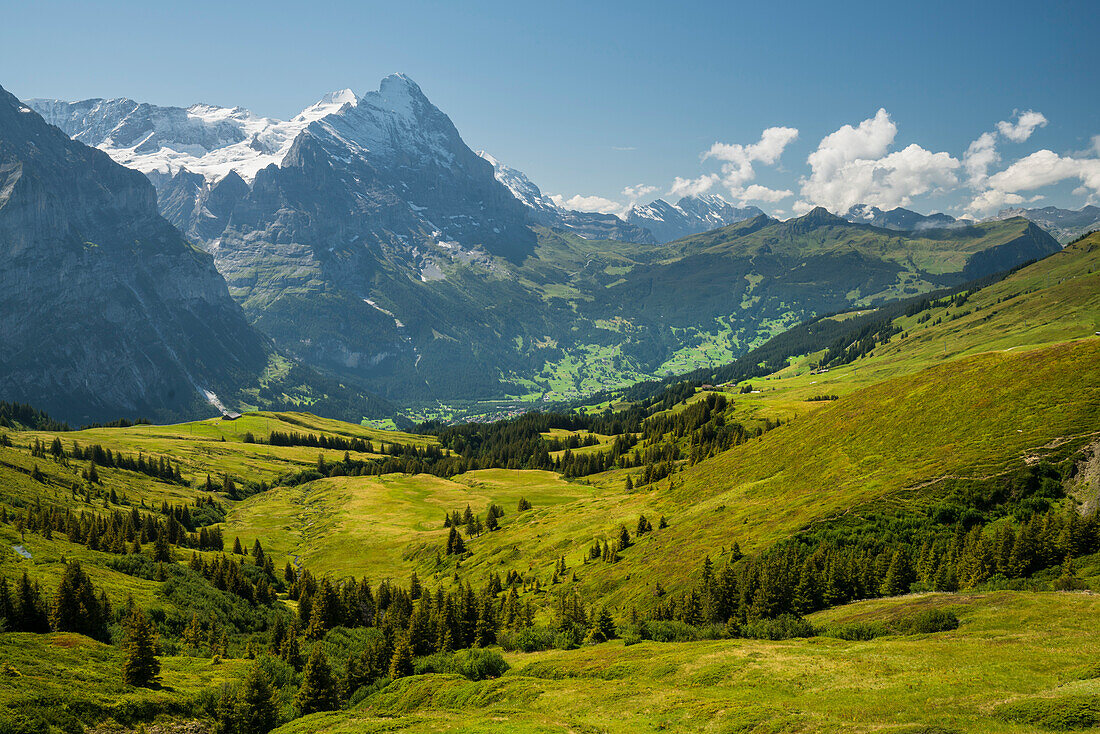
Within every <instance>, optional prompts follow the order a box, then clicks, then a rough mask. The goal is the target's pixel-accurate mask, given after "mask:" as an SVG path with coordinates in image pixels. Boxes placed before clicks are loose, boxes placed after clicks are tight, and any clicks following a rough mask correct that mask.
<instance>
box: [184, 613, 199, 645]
mask: <svg viewBox="0 0 1100 734" xmlns="http://www.w3.org/2000/svg"><path fill="white" fill-rule="evenodd" d="M183 644H185V645H189V646H191V647H199V646H200V645H202V625H201V624H200V623H199V616H198V615H197V614H192V615H191V621H190V622H188V623H187V627H186V628H185V629H184V630H183Z"/></svg>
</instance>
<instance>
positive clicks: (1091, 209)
mask: <svg viewBox="0 0 1100 734" xmlns="http://www.w3.org/2000/svg"><path fill="white" fill-rule="evenodd" d="M1012 217H1024V218H1025V219H1030V220H1031V221H1033V222H1035V223H1036V224H1038V225H1039V226H1040V227H1042V228H1043V229H1045V230H1046V231H1047V232H1050V233H1051V234H1052V235H1054V237H1055V238H1056V239H1057V240H1058V241H1059V242H1061V243H1062V244H1063V245H1064V244H1066V243H1067V242H1070V241H1072V240H1075V239H1077V238H1078V237H1080V236H1081V235H1083V234H1088V233H1089V232H1093V231H1095V230H1100V207H1096V206H1092V205H1091V204H1090V205H1089V206H1086V207H1084V208H1083V209H1078V210H1076V211H1075V210H1073V209H1059V208H1058V207H1054V206H1045V207H1043V208H1042V209H1002V210H1001V211H999V212H997V215H996V216H995V217H993V219H1010V218H1012Z"/></svg>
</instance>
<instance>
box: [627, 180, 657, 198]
mask: <svg viewBox="0 0 1100 734" xmlns="http://www.w3.org/2000/svg"><path fill="white" fill-rule="evenodd" d="M655 191H657V187H656V186H647V185H646V184H637V185H636V186H627V187H626V188H625V189H623V196H625V197H626V198H628V199H630V200H631V201H637V200H638V199H641V198H642V197H643V196H649V195H650V194H652V193H654V192H655Z"/></svg>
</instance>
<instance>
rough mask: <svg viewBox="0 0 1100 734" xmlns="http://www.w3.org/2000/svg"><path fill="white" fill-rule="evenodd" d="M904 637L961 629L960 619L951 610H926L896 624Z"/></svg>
mask: <svg viewBox="0 0 1100 734" xmlns="http://www.w3.org/2000/svg"><path fill="white" fill-rule="evenodd" d="M893 626H894V629H896V630H897V631H898V632H899V633H901V634H903V635H929V634H932V633H934V632H947V631H950V630H954V629H958V628H959V618H958V617H957V616H955V612H953V611H951V610H950V609H926V610H924V611H923V612H918V613H916V614H914V615H912V616H911V617H905V618H903V619H900V620H898V621H897V622H895V623H894V625H893Z"/></svg>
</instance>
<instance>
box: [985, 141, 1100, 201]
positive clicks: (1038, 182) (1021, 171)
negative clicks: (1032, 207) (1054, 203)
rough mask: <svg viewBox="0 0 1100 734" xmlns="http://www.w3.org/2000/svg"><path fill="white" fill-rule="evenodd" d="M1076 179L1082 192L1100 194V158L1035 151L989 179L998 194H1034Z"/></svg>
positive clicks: (990, 184)
mask: <svg viewBox="0 0 1100 734" xmlns="http://www.w3.org/2000/svg"><path fill="white" fill-rule="evenodd" d="M1071 178H1077V179H1080V181H1081V186H1082V188H1083V189H1085V190H1090V191H1092V192H1093V193H1100V158H1073V157H1070V156H1060V155H1058V154H1057V153H1055V152H1054V151H1051V150H1038V151H1035V152H1034V153H1032V154H1031V155H1028V156H1025V157H1023V158H1021V159H1020V160H1018V161H1016V162H1015V163H1013V164H1012V165H1011V166H1009V167H1008V168H1006V169H1005V170H1003V171H1001V172H1000V173H995V174H993V175H992V176H990V177H989V186H990V187H991V188H994V189H998V190H1001V191H1010V192H1016V191H1033V190H1035V189H1038V188H1041V187H1043V186H1050V185H1051V184H1056V183H1059V182H1060V181H1065V180H1066V179H1071Z"/></svg>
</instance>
